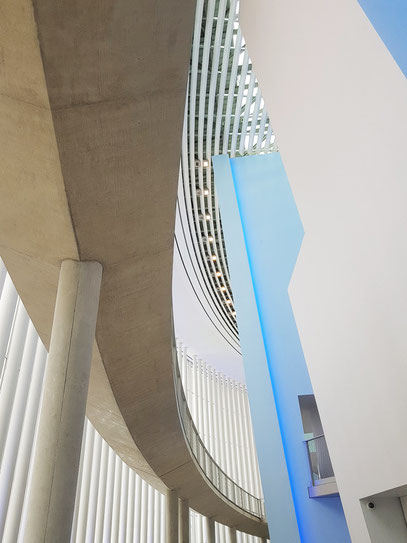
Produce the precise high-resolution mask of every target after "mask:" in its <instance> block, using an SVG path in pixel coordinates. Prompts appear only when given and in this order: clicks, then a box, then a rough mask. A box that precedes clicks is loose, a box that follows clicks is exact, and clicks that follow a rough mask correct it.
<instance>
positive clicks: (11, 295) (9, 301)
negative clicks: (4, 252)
mask: <svg viewBox="0 0 407 543" xmlns="http://www.w3.org/2000/svg"><path fill="white" fill-rule="evenodd" d="M16 303H17V291H16V289H15V288H14V285H13V281H12V280H11V277H10V276H9V275H7V277H6V279H5V281H4V285H3V289H2V292H1V299H0V377H1V373H2V371H3V365H4V357H5V355H6V350H7V345H8V342H9V337H10V331H11V327H12V324H13V320H14V312H15V307H16Z"/></svg>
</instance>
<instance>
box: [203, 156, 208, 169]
mask: <svg viewBox="0 0 407 543" xmlns="http://www.w3.org/2000/svg"><path fill="white" fill-rule="evenodd" d="M202 166H203V167H204V168H207V167H208V166H209V160H207V159H206V158H204V159H203V160H202Z"/></svg>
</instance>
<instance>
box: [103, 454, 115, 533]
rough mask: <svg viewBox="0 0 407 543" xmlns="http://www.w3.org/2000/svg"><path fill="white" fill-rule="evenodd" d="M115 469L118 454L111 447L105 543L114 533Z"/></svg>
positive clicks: (104, 519)
mask: <svg viewBox="0 0 407 543" xmlns="http://www.w3.org/2000/svg"><path fill="white" fill-rule="evenodd" d="M115 467H116V454H115V452H114V451H113V449H111V448H110V447H109V457H108V468H107V481H106V493H105V496H106V500H105V513H104V517H103V543H110V541H111V537H110V535H111V532H112V516H113V491H114V480H115V476H116V474H115Z"/></svg>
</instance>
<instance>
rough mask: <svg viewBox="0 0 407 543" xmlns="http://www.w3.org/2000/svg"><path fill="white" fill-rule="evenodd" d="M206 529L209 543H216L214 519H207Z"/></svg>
mask: <svg viewBox="0 0 407 543" xmlns="http://www.w3.org/2000/svg"><path fill="white" fill-rule="evenodd" d="M205 528H206V541H207V543H216V536H215V521H214V520H213V518H210V517H205Z"/></svg>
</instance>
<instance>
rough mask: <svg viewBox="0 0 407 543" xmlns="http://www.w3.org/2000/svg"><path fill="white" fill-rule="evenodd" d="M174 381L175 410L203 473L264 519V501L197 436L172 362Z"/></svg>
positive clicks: (241, 506)
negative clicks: (226, 469)
mask: <svg viewBox="0 0 407 543" xmlns="http://www.w3.org/2000/svg"><path fill="white" fill-rule="evenodd" d="M174 381H175V391H176V396H177V405H178V413H179V417H180V420H181V426H182V429H183V432H184V436H185V440H186V442H187V444H188V447H189V449H190V451H191V454H192V455H193V457H194V458H195V460H196V462H197V464H198V465H199V467H200V469H201V470H202V472H203V474H204V475H205V476H206V478H207V479H208V480H209V481H210V483H211V484H212V485H213V486H214V487H215V489H216V490H217V491H218V492H220V493H221V494H222V495H223V496H224V497H225V498H226V499H228V500H229V501H230V502H232V503H233V504H234V505H236V506H238V507H240V509H242V510H243V511H245V512H246V513H250V514H251V515H253V516H255V517H257V518H259V519H261V520H263V519H264V518H265V512H264V502H263V500H262V499H261V498H256V496H253V495H252V494H250V493H249V492H247V490H245V489H244V488H242V487H241V486H239V485H238V484H237V483H235V481H233V480H232V479H231V478H230V477H229V476H228V475H227V474H226V473H225V472H224V471H223V470H222V468H221V467H220V466H219V465H218V464H217V463H216V462H215V460H214V459H213V458H212V456H211V455H210V453H209V451H208V449H207V448H206V447H205V444H204V442H203V441H202V439H201V438H200V436H199V433H198V429H197V428H196V426H195V424H194V421H193V420H192V416H191V413H190V411H189V407H188V404H187V400H186V397H185V392H184V387H183V386H182V381H181V375H180V371H179V367H178V363H177V362H175V363H174Z"/></svg>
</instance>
